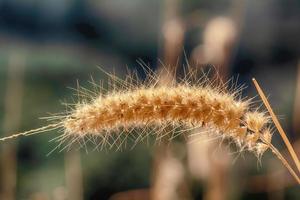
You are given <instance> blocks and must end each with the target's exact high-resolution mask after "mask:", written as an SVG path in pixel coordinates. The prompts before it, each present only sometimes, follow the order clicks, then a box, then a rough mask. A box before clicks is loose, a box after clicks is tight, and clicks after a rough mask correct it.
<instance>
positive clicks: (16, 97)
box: [0, 53, 25, 200]
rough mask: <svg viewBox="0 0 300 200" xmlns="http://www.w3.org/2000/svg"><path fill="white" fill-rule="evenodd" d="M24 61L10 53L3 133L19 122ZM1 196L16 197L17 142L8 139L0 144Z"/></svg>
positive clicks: (8, 198)
mask: <svg viewBox="0 0 300 200" xmlns="http://www.w3.org/2000/svg"><path fill="white" fill-rule="evenodd" d="M24 68H25V61H24V57H23V56H22V55H20V54H15V53H13V54H11V55H10V57H9V62H8V73H7V85H6V91H5V102H4V109H5V110H4V117H3V133H4V134H8V133H11V132H14V131H16V130H18V128H19V126H20V122H21V113H22V99H23V85H24V83H23V79H24ZM1 149H2V150H1V198H0V199H5V200H14V199H16V196H15V193H16V183H17V155H16V151H17V144H16V141H9V142H6V143H3V144H2V145H1Z"/></svg>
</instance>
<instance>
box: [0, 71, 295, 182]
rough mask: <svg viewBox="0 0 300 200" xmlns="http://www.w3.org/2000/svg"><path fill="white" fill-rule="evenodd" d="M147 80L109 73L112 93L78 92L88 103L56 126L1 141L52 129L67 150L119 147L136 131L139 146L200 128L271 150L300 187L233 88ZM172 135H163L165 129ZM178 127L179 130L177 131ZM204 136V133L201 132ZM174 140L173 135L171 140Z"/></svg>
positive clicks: (192, 77)
mask: <svg viewBox="0 0 300 200" xmlns="http://www.w3.org/2000/svg"><path fill="white" fill-rule="evenodd" d="M146 71H147V74H148V78H147V79H146V81H140V80H139V79H138V78H134V77H137V76H133V75H130V76H127V77H126V79H125V80H121V79H119V78H117V77H115V76H114V75H112V74H108V75H109V77H110V80H111V81H110V82H111V83H113V84H112V86H113V87H112V88H111V90H108V92H103V91H104V89H103V88H102V87H100V86H98V85H96V87H97V88H98V89H100V92H98V93H96V94H95V95H94V97H91V95H90V93H89V91H88V90H87V89H81V90H78V92H79V93H80V94H82V95H84V96H88V98H90V99H87V98H84V99H83V100H81V101H79V102H78V103H76V104H75V106H74V107H73V109H72V110H71V111H70V112H67V113H66V114H64V115H63V116H54V117H51V118H50V119H52V120H59V121H58V122H55V123H54V124H50V125H48V126H45V127H42V128H38V129H34V130H31V131H27V132H23V133H18V134H15V135H11V136H8V137H4V138H2V139H0V140H2V141H5V140H7V139H11V138H16V137H18V136H21V135H23V136H28V135H32V134H37V133H40V132H45V131H49V130H53V129H58V128H60V129H62V130H63V134H62V135H61V136H60V137H58V140H59V141H60V144H62V143H63V142H64V141H66V140H67V139H68V138H73V139H72V140H71V142H70V144H69V145H68V146H70V145H71V144H72V143H73V142H75V141H78V140H79V139H82V138H87V139H88V140H90V141H92V142H93V141H94V139H95V138H100V139H101V143H99V144H97V146H99V145H101V146H102V147H103V146H105V145H109V146H110V147H112V146H117V147H118V148H120V146H121V145H123V144H124V142H125V141H126V139H128V138H130V139H132V137H130V134H129V133H131V132H134V130H135V129H141V131H139V132H136V133H137V137H136V138H134V140H135V142H138V141H141V140H142V139H143V138H145V137H147V136H148V134H149V131H148V129H149V128H153V129H154V130H155V131H154V132H155V135H156V138H157V140H159V139H161V138H162V137H165V136H168V135H169V137H171V138H173V137H174V136H176V135H184V136H186V135H188V134H189V131H190V130H192V129H196V128H198V127H205V128H206V130H207V129H209V130H210V131H209V134H210V136H212V137H219V138H222V139H229V140H230V141H233V142H234V143H235V144H236V146H237V147H238V148H239V150H240V151H243V150H249V151H252V152H254V153H255V154H256V155H257V156H258V157H259V158H260V157H261V156H262V154H263V153H264V152H265V151H266V150H267V149H269V148H271V150H272V152H273V153H274V154H275V155H276V156H277V157H278V158H279V159H280V160H281V161H282V162H283V163H284V164H285V166H286V167H287V168H288V170H289V171H290V172H291V174H292V175H293V176H294V177H295V179H296V180H297V181H298V183H300V181H299V178H298V176H297V174H296V173H295V172H294V171H293V169H292V168H291V167H290V166H289V164H288V163H287V162H286V160H285V159H284V158H283V157H282V156H281V154H280V153H279V151H277V149H276V148H275V147H274V146H273V145H272V144H271V139H272V133H271V131H270V126H269V124H268V122H269V117H268V116H267V115H266V114H265V112H260V111H258V109H256V108H254V109H251V106H250V105H251V99H249V100H245V99H242V98H241V89H240V88H237V87H235V88H233V89H229V88H228V86H227V84H224V83H218V84H216V82H215V81H213V82H211V81H209V80H208V78H207V76H205V75H202V78H201V79H200V80H199V79H196V77H197V76H196V74H197V72H196V71H189V72H187V74H186V76H185V78H184V79H183V80H182V81H179V82H176V83H175V82H174V83H173V85H170V86H167V87H166V86H160V85H159V84H156V83H157V81H158V80H159V77H158V75H157V74H156V73H154V72H152V71H151V70H149V69H146ZM170 126H173V127H174V130H171V131H168V132H167V134H166V132H163V131H162V130H164V128H165V127H170ZM178 127H180V128H181V129H178ZM199 134H204V133H199ZM170 135H171V136H170Z"/></svg>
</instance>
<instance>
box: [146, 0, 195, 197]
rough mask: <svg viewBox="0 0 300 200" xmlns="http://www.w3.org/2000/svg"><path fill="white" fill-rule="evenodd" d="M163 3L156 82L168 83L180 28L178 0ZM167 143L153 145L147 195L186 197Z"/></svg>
mask: <svg viewBox="0 0 300 200" xmlns="http://www.w3.org/2000/svg"><path fill="white" fill-rule="evenodd" d="M164 3H165V5H164V10H163V11H164V19H163V24H162V34H163V46H162V49H161V51H160V52H161V53H162V57H163V60H162V62H163V63H160V64H161V65H160V66H159V67H158V73H159V77H160V80H159V84H160V85H172V84H173V82H174V81H175V80H176V69H177V67H178V62H179V59H180V54H181V52H182V49H183V38H184V28H183V25H182V23H181V20H180V18H179V16H178V4H179V0H165V1H164ZM169 129H171V127H167V128H166V131H168V130H169ZM167 143H168V141H167V140H166V139H165V138H163V139H162V142H161V143H160V146H158V148H157V149H156V154H155V158H154V165H153V176H152V188H151V191H150V199H153V200H154V199H155V200H176V199H190V194H189V191H188V187H187V184H186V181H185V176H184V174H185V172H184V167H183V165H182V163H181V161H180V160H179V159H178V158H176V156H174V155H173V153H172V149H170V148H167Z"/></svg>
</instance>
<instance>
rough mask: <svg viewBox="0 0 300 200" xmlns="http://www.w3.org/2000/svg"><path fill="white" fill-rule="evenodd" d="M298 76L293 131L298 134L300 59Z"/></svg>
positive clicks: (299, 125) (299, 129) (299, 130)
mask: <svg viewBox="0 0 300 200" xmlns="http://www.w3.org/2000/svg"><path fill="white" fill-rule="evenodd" d="M297 70H298V72H297V78H296V91H295V101H294V102H295V103H294V104H295V105H294V116H293V129H294V130H293V131H294V133H296V134H300V59H299V61H298V66H297ZM297 137H298V138H299V136H297Z"/></svg>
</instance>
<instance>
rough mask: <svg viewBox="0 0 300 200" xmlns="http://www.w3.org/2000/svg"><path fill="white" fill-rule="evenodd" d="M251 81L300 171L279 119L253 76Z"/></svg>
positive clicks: (298, 163) (299, 165)
mask: <svg viewBox="0 0 300 200" xmlns="http://www.w3.org/2000/svg"><path fill="white" fill-rule="evenodd" d="M252 81H253V83H254V85H255V87H256V90H257V92H258V94H259V96H260V97H261V99H262V101H263V103H264V105H265V106H266V108H267V109H268V112H269V113H270V115H271V118H272V120H273V122H274V124H275V126H276V128H277V130H278V132H279V133H280V136H281V137H282V139H283V141H284V143H285V145H286V146H287V148H288V151H289V153H290V154H291V156H292V158H293V160H294V162H295V164H296V166H297V169H298V172H300V162H299V159H298V157H297V155H296V153H295V151H294V148H293V146H292V145H291V143H290V141H289V139H288V137H287V136H286V134H285V132H284V130H283V128H282V126H281V125H280V123H279V121H278V118H277V117H276V115H275V114H274V112H273V109H272V108H271V105H270V103H269V102H268V100H267V98H266V96H265V94H264V92H263V91H262V89H261V87H260V86H259V84H258V82H257V81H256V80H255V79H254V78H253V79H252ZM298 182H299V181H298Z"/></svg>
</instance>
